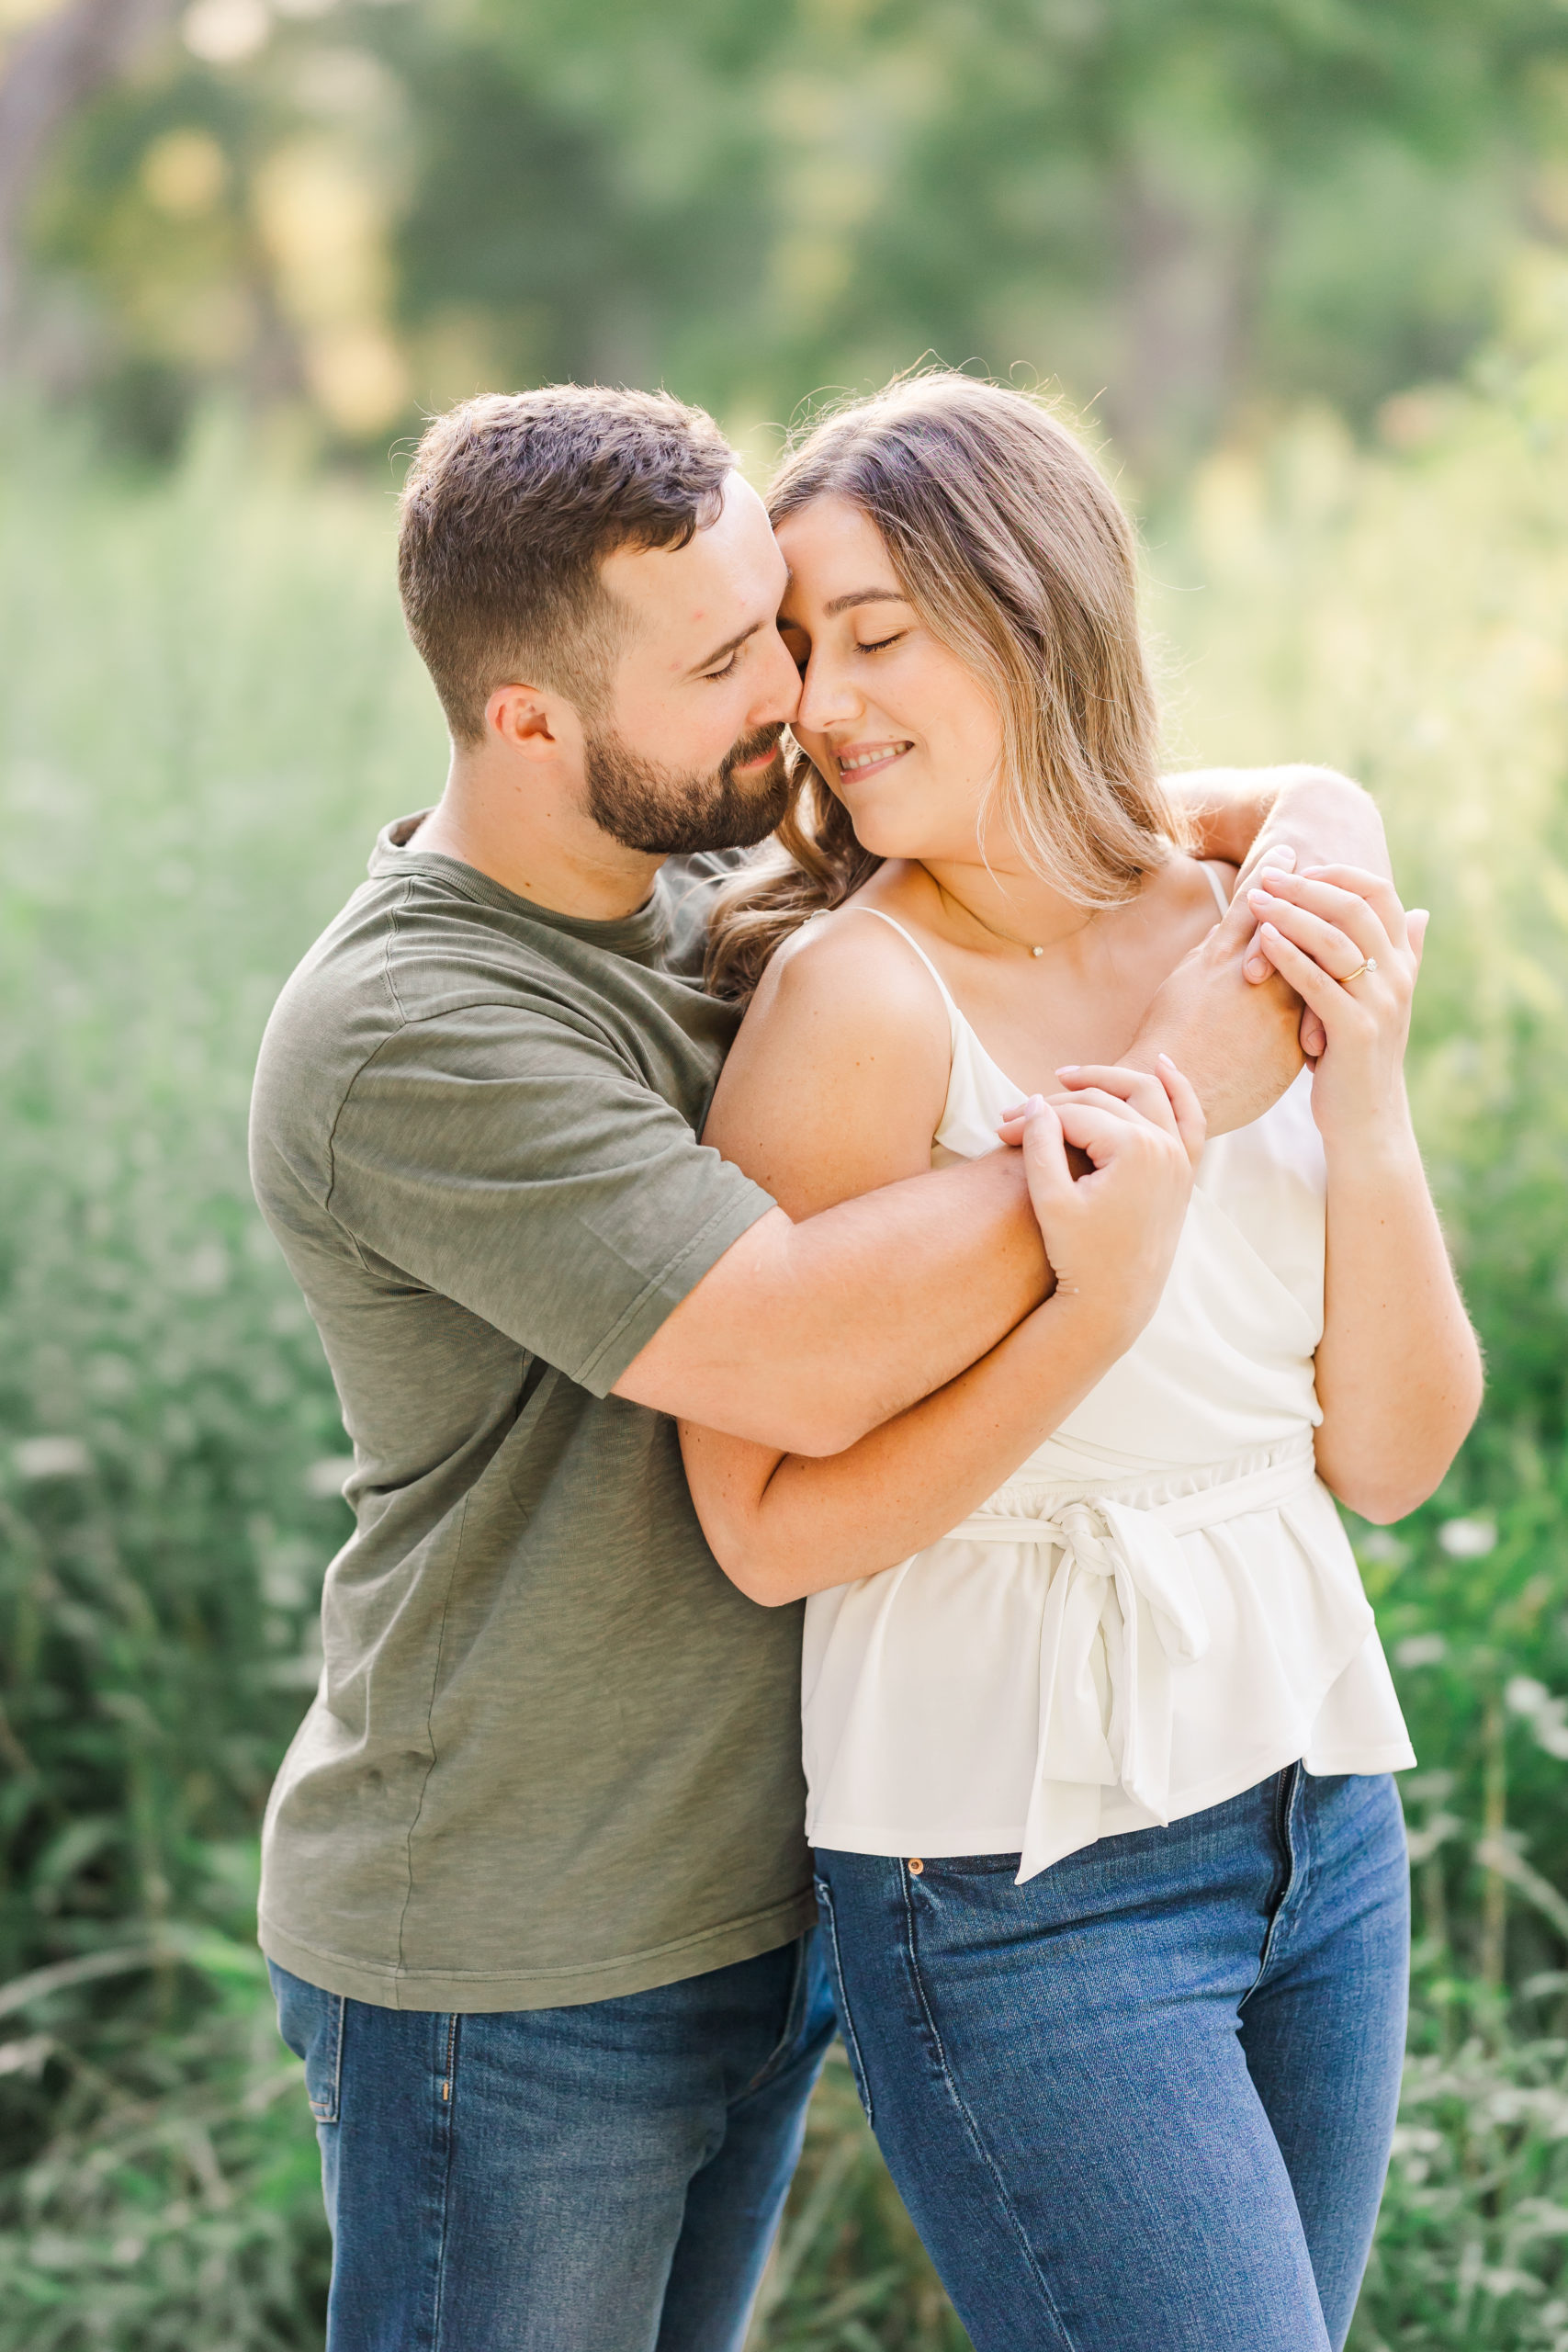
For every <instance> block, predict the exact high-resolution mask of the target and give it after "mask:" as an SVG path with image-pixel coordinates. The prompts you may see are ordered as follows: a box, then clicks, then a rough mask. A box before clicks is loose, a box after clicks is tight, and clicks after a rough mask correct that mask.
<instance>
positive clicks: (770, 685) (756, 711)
mask: <svg viewBox="0 0 1568 2352" xmlns="http://www.w3.org/2000/svg"><path fill="white" fill-rule="evenodd" d="M768 651H769V660H768V663H767V668H766V674H765V676H764V677H763V679H762V681H761V684H762V692H761V695H760V696H759V698H758V700H757V701H756V703H755V704H754V705H753V706H752V709H751V718H752V719H753V720H754V721H755V723H756V725H757V726H759V727H772V726H773V724H774V723H775V721H777V722H782V724H783V725H784V726H785V727H787V726H788V725H789V724H790V722H791V720H792V719H793V718H795V714H796V712H797V711H798V709H799V707H800V673H799V671H798V670H797V669H796V668H795V656H794V654H793V653H792V652H791V651H790V650H789V648H788V646H787V645H786V644H785V643H784V639H783V638H782V637H780V635H779V634H778V631H777V630H776V629H775V630H774V632H773V643H772V645H771V646H770V647H769V649H768Z"/></svg>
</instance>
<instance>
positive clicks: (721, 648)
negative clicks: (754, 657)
mask: <svg viewBox="0 0 1568 2352" xmlns="http://www.w3.org/2000/svg"><path fill="white" fill-rule="evenodd" d="M761 626H762V624H761V621H753V622H752V624H751V626H750V628H743V629H738V630H737V631H736V633H735V635H734V636H733V637H727V638H726V639H725V640H724V643H723V644H722V645H716V646H715V647H714V650H713V651H712V652H711V653H709V654H705V656H704V658H703V659H702V661H700V662H693V664H692V666H691V668H690V669H689V670H688V671H687V673H686V675H687V676H688V677H689V678H696V677H700V676H701V674H702V673H703V672H704V671H705V670H711V669H712V668H713V665H714V663H715V662H722V661H723V659H724V657H725V655H726V654H727V653H733V652H734V650H735V649H736V647H737V646H738V645H744V644H745V642H746V640H747V639H748V638H749V637H755V636H756V634H757V631H758V630H759V629H760V628H761Z"/></svg>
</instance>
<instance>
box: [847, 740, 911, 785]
mask: <svg viewBox="0 0 1568 2352" xmlns="http://www.w3.org/2000/svg"><path fill="white" fill-rule="evenodd" d="M914 748H915V747H914V745H913V744H912V743H910V742H907V741H905V742H897V743H850V744H846V746H845V747H844V749H843V750H842V751H841V752H835V753H834V758H835V760H836V761H837V763H838V769H839V775H840V780H841V781H842V782H845V783H848V782H850V781H851V780H854V781H855V782H857V783H858V782H859V780H860V778H861V777H862V776H867V775H880V774H881V772H882V770H883V769H884V768H890V767H891V766H892V764H893V763H894V761H895V760H901V759H902V758H903V757H904V754H905V752H912V751H913V750H914Z"/></svg>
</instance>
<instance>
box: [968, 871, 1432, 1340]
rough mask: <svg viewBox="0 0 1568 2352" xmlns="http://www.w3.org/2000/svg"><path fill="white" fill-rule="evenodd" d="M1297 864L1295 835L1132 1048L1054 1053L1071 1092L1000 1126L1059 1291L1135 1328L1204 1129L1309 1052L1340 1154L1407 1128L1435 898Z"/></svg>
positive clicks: (1270, 1087)
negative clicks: (1020, 1159)
mask: <svg viewBox="0 0 1568 2352" xmlns="http://www.w3.org/2000/svg"><path fill="white" fill-rule="evenodd" d="M1292 865H1293V859H1292V854H1291V853H1290V851H1289V850H1288V849H1284V850H1282V851H1281V852H1280V854H1277V855H1276V857H1275V858H1273V859H1271V860H1270V862H1269V863H1268V864H1266V865H1263V866H1262V867H1260V868H1259V870H1258V872H1257V873H1256V874H1255V875H1254V876H1253V877H1252V878H1251V880H1250V881H1249V882H1248V883H1247V885H1246V887H1245V888H1243V889H1240V890H1238V893H1237V898H1236V900H1235V902H1234V903H1233V905H1232V908H1231V911H1230V913H1229V914H1227V915H1226V917H1225V918H1224V922H1221V923H1219V924H1216V926H1215V928H1214V930H1213V932H1211V933H1210V934H1209V936H1208V938H1207V939H1206V940H1205V941H1203V942H1202V943H1201V945H1200V946H1199V947H1198V948H1195V949H1194V950H1193V951H1192V953H1191V954H1190V956H1186V957H1185V958H1184V959H1183V961H1182V963H1181V964H1180V965H1179V966H1178V967H1177V969H1176V971H1175V972H1174V973H1173V974H1172V975H1171V977H1170V979H1169V980H1168V981H1167V982H1166V984H1165V986H1164V987H1163V988H1162V989H1160V991H1159V994H1158V995H1157V996H1156V1000H1155V1003H1154V1005H1153V1006H1152V1007H1151V1009H1150V1013H1149V1015H1148V1018H1147V1019H1146V1020H1145V1023H1144V1025H1143V1027H1142V1029H1141V1030H1140V1032H1139V1035H1138V1037H1137V1038H1136V1039H1135V1040H1134V1044H1133V1046H1132V1047H1130V1048H1129V1055H1128V1059H1127V1061H1126V1062H1125V1063H1122V1064H1117V1065H1094V1066H1088V1065H1085V1066H1081V1067H1071V1068H1064V1069H1060V1070H1058V1071H1057V1077H1058V1078H1059V1079H1060V1080H1061V1091H1060V1092H1059V1093H1056V1094H1054V1095H1052V1096H1051V1097H1049V1098H1048V1099H1047V1098H1046V1097H1043V1096H1042V1095H1038V1094H1036V1095H1032V1096H1030V1097H1029V1099H1028V1100H1027V1101H1026V1102H1024V1103H1018V1104H1015V1105H1014V1106H1013V1107H1012V1109H1011V1110H1010V1112H1009V1113H1008V1114H1007V1115H1006V1116H1005V1117H1004V1119H1003V1120H1002V1122H1001V1125H999V1127H998V1135H999V1136H1001V1139H1002V1141H1003V1142H1004V1143H1006V1144H1009V1145H1012V1146H1016V1147H1017V1148H1021V1150H1022V1152H1023V1156H1024V1165H1025V1170H1026V1174H1027V1179H1028V1182H1029V1191H1030V1198H1031V1201H1032V1204H1033V1207H1034V1212H1035V1215H1036V1216H1037V1217H1038V1218H1039V1221H1040V1226H1041V1230H1042V1233H1043V1237H1044V1241H1045V1247H1046V1250H1047V1253H1048V1255H1049V1258H1050V1261H1051V1265H1052V1267H1053V1269H1054V1271H1055V1278H1056V1295H1057V1296H1058V1297H1059V1298H1064V1297H1073V1296H1082V1295H1086V1294H1089V1293H1092V1294H1093V1295H1094V1297H1095V1300H1096V1303H1097V1305H1098V1306H1099V1307H1100V1310H1101V1311H1102V1312H1103V1313H1105V1314H1106V1315H1108V1316H1109V1317H1110V1318H1111V1322H1112V1324H1113V1326H1115V1327H1116V1329H1118V1331H1119V1332H1120V1331H1121V1330H1122V1329H1125V1332H1126V1339H1127V1342H1128V1343H1129V1344H1130V1341H1131V1339H1132V1337H1134V1336H1135V1334H1136V1332H1137V1330H1138V1329H1141V1328H1142V1326H1143V1324H1144V1323H1145V1322H1146V1320H1147V1319H1148V1317H1149V1315H1150V1314H1151V1313H1152V1312H1153V1310H1154V1307H1155V1306H1156V1304H1157V1301H1158V1297H1159V1294H1160V1291H1161V1290H1162V1289H1163V1287H1164V1283H1165V1278H1166V1275H1167V1273H1168V1271H1169V1266H1170V1261H1171V1258H1172V1257H1173V1255H1174V1253H1175V1250H1176V1244H1177V1241H1178V1239H1179V1235H1180V1230H1181V1226H1182V1222H1183V1219H1184V1217H1185V1216H1186V1210H1187V1202H1188V1198H1189V1195H1190V1192H1191V1187H1192V1178H1193V1173H1194V1170H1196V1168H1197V1165H1198V1161H1199V1159H1200V1157H1201V1153H1202V1148H1203V1144H1204V1141H1205V1138H1206V1136H1207V1134H1208V1133H1209V1132H1210V1131H1211V1130H1214V1131H1219V1130H1222V1129H1224V1128H1228V1127H1236V1126H1241V1125H1247V1124H1248V1122H1249V1121H1250V1120H1252V1119H1254V1118H1257V1117H1258V1116H1260V1115H1261V1114H1262V1113H1263V1112H1264V1111H1265V1110H1267V1109H1268V1108H1269V1104H1270V1103H1273V1102H1274V1101H1276V1100H1277V1099H1278V1097H1279V1096H1280V1094H1281V1093H1282V1092H1283V1091H1284V1090H1285V1088H1286V1086H1288V1085H1289V1084H1290V1083H1291V1080H1292V1078H1293V1077H1294V1076H1295V1075H1296V1073H1297V1072H1298V1071H1299V1070H1300V1069H1301V1067H1302V1063H1303V1058H1304V1059H1305V1060H1307V1061H1310V1062H1311V1064H1312V1066H1313V1069H1314V1084H1313V1113H1314V1118H1315V1120H1316V1123H1317V1125H1318V1129H1319V1131H1320V1133H1321V1134H1322V1136H1323V1138H1324V1144H1325V1149H1326V1150H1328V1151H1329V1152H1330V1154H1331V1155H1332V1154H1334V1153H1336V1152H1337V1151H1339V1150H1343V1149H1354V1150H1356V1151H1358V1152H1366V1151H1370V1150H1376V1149H1377V1148H1379V1147H1380V1145H1386V1144H1389V1143H1394V1144H1397V1145H1399V1146H1401V1147H1403V1145H1404V1143H1405V1142H1407V1141H1408V1139H1409V1110H1408V1105H1407V1103H1406V1099H1405V1093H1404V1048H1405V1042H1406V1038H1407V1035H1408V1032H1409V1025H1410V1010H1411V1001H1412V998H1413V996H1414V994H1415V988H1416V975H1417V973H1418V971H1419V969H1420V963H1421V953H1422V948H1423V945H1424V943H1425V938H1426V931H1427V914H1426V911H1425V910H1424V909H1416V910H1413V911H1411V912H1408V913H1407V912H1406V910H1405V909H1404V906H1403V905H1402V904H1401V903H1400V899H1399V896H1398V893H1397V892H1396V890H1395V889H1394V887H1393V883H1392V882H1391V881H1389V880H1388V879H1386V877H1384V876H1382V875H1378V874H1374V873H1371V872H1370V871H1369V870H1368V869H1366V868H1364V867H1360V866H1354V865H1317V866H1312V867H1309V868H1308V869H1307V870H1306V871H1305V872H1303V873H1300V874H1298V873H1295V872H1293V871H1292V870H1291V869H1292ZM1167 1039H1168V1041H1169V1045H1171V1046H1176V1047H1177V1053H1173V1052H1171V1051H1170V1050H1168V1045H1167V1044H1166V1043H1165V1042H1164V1041H1165V1040H1167ZM1183 1041H1185V1043H1186V1046H1187V1047H1188V1050H1187V1051H1185V1052H1183V1051H1182V1050H1181V1047H1182V1042H1183ZM1178 1054H1179V1055H1180V1066H1179V1062H1178ZM1140 1063H1152V1067H1140V1066H1139V1065H1140ZM1195 1080H1196V1082H1194V1081H1195Z"/></svg>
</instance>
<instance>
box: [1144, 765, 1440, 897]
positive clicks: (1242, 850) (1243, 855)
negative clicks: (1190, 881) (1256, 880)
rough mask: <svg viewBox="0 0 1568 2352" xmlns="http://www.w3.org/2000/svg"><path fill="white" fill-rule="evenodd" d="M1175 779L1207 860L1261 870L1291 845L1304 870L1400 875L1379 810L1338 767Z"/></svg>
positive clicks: (1216, 771) (1210, 772)
mask: <svg viewBox="0 0 1568 2352" xmlns="http://www.w3.org/2000/svg"><path fill="white" fill-rule="evenodd" d="M1168 785H1169V788H1170V789H1171V790H1172V791H1173V792H1174V793H1175V794H1176V795H1177V797H1179V799H1180V800H1181V801H1182V803H1183V804H1184V806H1185V807H1186V808H1187V809H1188V812H1189V814H1190V816H1191V818H1192V820H1193V823H1194V825H1195V826H1196V828H1197V833H1198V854H1199V855H1200V856H1201V857H1211V858H1218V859H1221V860H1223V862H1224V864H1225V865H1237V866H1241V867H1243V868H1246V869H1250V870H1252V871H1256V869H1257V868H1258V866H1259V865H1262V864H1264V863H1265V862H1266V860H1267V859H1268V857H1269V855H1270V854H1272V853H1273V852H1275V851H1276V850H1278V849H1280V847H1284V846H1289V847H1290V848H1292V849H1293V850H1294V852H1295V854H1296V865H1297V869H1298V871H1299V870H1300V869H1301V868H1302V867H1303V866H1307V865H1363V866H1366V867H1368V868H1369V869H1370V870H1371V872H1373V873H1376V874H1389V873H1392V871H1393V868H1392V867H1391V866H1390V865H1389V862H1388V843H1387V842H1386V840H1385V839H1384V836H1383V828H1382V818H1381V817H1380V816H1379V815H1378V812H1377V807H1376V804H1375V803H1374V801H1373V800H1372V798H1371V795H1370V794H1368V793H1367V792H1365V791H1364V790H1363V789H1362V787H1361V786H1359V784H1356V783H1354V782H1353V781H1352V780H1351V778H1350V777H1349V776H1348V775H1340V774H1339V773H1338V771H1337V769H1335V768H1325V767H1316V766H1314V765H1312V764H1311V763H1306V762H1302V761H1294V762H1291V763H1287V764H1285V765H1284V766H1281V767H1273V768H1194V769H1192V770H1190V772H1189V773H1188V774H1186V775H1179V776H1173V777H1170V778H1169V779H1168Z"/></svg>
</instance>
